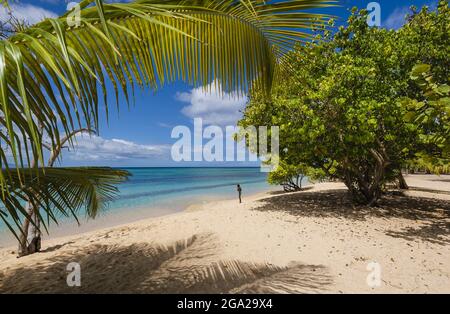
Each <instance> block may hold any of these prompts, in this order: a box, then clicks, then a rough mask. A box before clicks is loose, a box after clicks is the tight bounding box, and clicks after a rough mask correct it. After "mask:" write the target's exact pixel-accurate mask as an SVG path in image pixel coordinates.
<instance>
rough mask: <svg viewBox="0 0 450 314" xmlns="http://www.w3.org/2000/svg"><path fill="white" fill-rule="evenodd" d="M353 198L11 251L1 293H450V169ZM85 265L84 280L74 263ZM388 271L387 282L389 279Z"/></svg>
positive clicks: (157, 223) (324, 197)
mask: <svg viewBox="0 0 450 314" xmlns="http://www.w3.org/2000/svg"><path fill="white" fill-rule="evenodd" d="M407 182H408V183H409V184H410V186H411V187H412V188H411V190H410V191H408V192H405V193H404V195H401V194H400V193H390V194H388V195H386V196H385V197H384V199H383V200H382V201H381V202H380V207H378V208H367V207H361V206H353V205H352V204H351V203H350V202H349V200H348V195H347V193H346V189H345V187H344V185H343V184H341V183H321V184H316V185H314V186H311V187H310V188H309V189H307V190H306V191H302V192H297V193H289V194H281V193H278V194H277V193H273V192H272V193H270V194H259V195H253V196H250V197H244V202H243V203H242V204H238V202H237V201H236V200H232V201H230V200H228V201H217V202H211V203H207V204H202V205H198V206H191V207H190V208H189V209H188V210H186V211H185V212H183V213H177V214H173V215H169V216H164V217H159V218H152V219H147V220H142V221H139V222H136V223H132V224H127V225H124V226H119V227H114V228H109V229H102V230H97V231H94V232H89V233H86V234H82V235H76V236H67V237H63V238H56V239H50V240H45V241H44V243H43V252H41V253H38V254H34V255H31V256H26V257H23V258H19V259H18V258H16V254H15V253H13V252H12V251H14V250H15V248H8V249H0V292H2V293H5V292H6V293H27V292H31V293H39V292H62V293H101V292H102V293H119V292H120V293H353V292H359V293H450V176H441V177H437V176H425V175H410V176H407ZM71 262H76V263H79V264H80V266H81V287H68V286H67V284H66V276H67V274H68V271H67V270H66V267H67V265H68V264H69V263H71ZM378 279H379V280H378Z"/></svg>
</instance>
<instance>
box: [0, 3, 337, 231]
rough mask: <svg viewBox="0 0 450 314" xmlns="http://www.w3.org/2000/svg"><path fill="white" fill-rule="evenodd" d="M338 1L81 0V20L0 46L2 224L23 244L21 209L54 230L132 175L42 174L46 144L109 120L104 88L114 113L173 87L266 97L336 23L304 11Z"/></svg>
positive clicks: (77, 16) (41, 26) (61, 21)
mask: <svg viewBox="0 0 450 314" xmlns="http://www.w3.org/2000/svg"><path fill="white" fill-rule="evenodd" d="M94 2H95V3H94ZM334 2H335V1H328V0H280V1H263V0H137V1H134V2H130V3H111V4H106V3H103V2H102V1H101V0H95V1H92V0H84V1H82V2H81V3H80V6H79V9H80V10H79V11H77V12H74V11H73V12H68V13H66V14H65V15H63V16H61V17H59V18H56V19H46V20H44V21H42V22H40V23H38V24H35V25H32V26H30V27H28V28H26V29H24V30H21V31H19V32H17V33H15V34H13V35H11V36H10V37H8V38H6V39H4V40H1V41H0V165H1V168H2V171H0V188H1V193H0V199H1V202H2V203H3V208H2V209H0V217H1V218H2V219H3V220H4V221H5V222H6V223H7V225H8V227H10V229H11V231H12V232H13V233H14V234H15V235H16V236H17V233H16V232H15V231H14V225H15V226H20V221H21V218H20V217H21V216H23V217H26V218H27V219H28V218H30V215H29V214H28V213H27V210H26V208H25V205H23V203H24V202H23V201H24V200H26V201H29V202H31V203H34V205H33V206H34V208H42V209H43V210H44V211H45V213H46V215H47V216H48V217H50V218H52V219H54V220H55V221H56V216H55V213H57V212H62V213H66V214H67V213H68V211H69V212H70V213H72V214H73V215H74V216H75V215H76V211H77V209H79V208H80V207H81V206H82V204H84V203H83V202H87V204H88V206H93V205H95V204H97V205H98V202H97V201H95V200H94V199H95V198H97V197H99V198H106V199H108V198H109V197H111V194H113V192H114V191H113V190H114V189H113V188H112V183H115V182H119V181H121V180H122V179H123V178H124V177H125V176H126V174H125V173H123V172H118V171H116V170H111V169H84V170H80V171H78V170H77V171H75V170H74V169H67V168H58V169H56V168H43V166H44V157H43V156H44V154H43V147H44V146H43V138H44V136H45V137H46V138H48V139H49V141H50V147H51V150H55V149H56V148H57V147H59V146H61V138H62V137H61V134H71V133H72V132H73V131H74V130H76V129H77V128H84V127H86V128H88V129H90V128H91V126H92V127H93V128H95V129H98V120H99V115H100V113H99V107H100V106H99V104H100V103H102V102H104V104H105V108H106V117H107V116H108V108H109V99H108V98H107V96H108V95H107V88H106V84H107V82H109V83H110V84H112V86H113V88H114V91H115V100H116V103H117V106H118V103H119V99H120V96H121V94H123V96H124V97H125V99H126V101H127V103H128V104H130V103H131V102H132V95H133V94H134V88H135V86H140V87H150V88H153V89H157V88H159V87H161V86H163V85H164V84H165V83H167V82H170V81H175V80H183V81H186V82H188V83H190V84H192V85H195V86H207V85H208V83H210V82H211V81H213V80H214V81H216V82H220V85H219V86H217V87H218V88H219V89H221V90H222V91H228V90H235V91H239V92H241V93H244V92H246V91H247V90H248V89H249V88H250V86H253V87H257V88H261V89H263V90H265V91H269V90H270V88H271V85H272V82H273V81H274V79H276V75H277V73H278V70H279V68H280V67H282V66H286V65H287V62H285V60H284V56H285V54H286V52H287V51H289V50H290V49H291V48H292V47H293V45H295V44H296V43H298V42H299V41H302V40H307V39H309V38H310V36H311V35H310V33H309V32H308V30H310V29H311V28H313V27H316V26H320V25H323V24H324V23H326V21H327V20H328V18H329V16H327V15H322V14H317V13H307V12H306V11H305V10H309V9H315V8H323V7H328V6H331V5H333V3H334ZM75 10H76V9H75ZM102 96H103V97H102ZM40 128H42V132H40ZM71 144H72V141H71V140H69V145H71ZM8 152H11V154H8ZM33 160H36V164H35V165H34V164H33ZM89 171H92V173H89V176H90V177H87V178H83V176H87V175H88V172H89ZM108 171H109V172H110V173H111V174H112V176H108V175H107V172H108ZM61 180H63V182H61ZM83 184H86V185H85V186H83ZM99 184H100V185H99ZM102 184H103V185H102ZM93 190H97V191H101V192H100V194H101V195H98V194H96V193H94V192H93ZM105 191H106V192H105ZM103 192H105V193H103ZM67 208H68V209H67ZM91 210H94V208H93V207H91ZM88 212H89V210H88ZM8 216H9V218H8ZM11 221H12V222H11ZM41 221H45V220H44V219H41ZM44 227H45V228H46V225H44Z"/></svg>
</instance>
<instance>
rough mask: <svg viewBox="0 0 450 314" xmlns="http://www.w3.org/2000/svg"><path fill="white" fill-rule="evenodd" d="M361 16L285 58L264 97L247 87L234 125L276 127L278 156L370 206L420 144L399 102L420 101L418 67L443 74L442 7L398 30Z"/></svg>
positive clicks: (446, 15)
mask: <svg viewBox="0 0 450 314" xmlns="http://www.w3.org/2000/svg"><path fill="white" fill-rule="evenodd" d="M366 17H367V12H366V11H365V10H362V11H357V10H356V9H354V10H353V14H352V15H351V16H350V18H349V20H348V25H347V26H345V27H344V26H343V27H340V28H339V30H338V31H337V32H336V33H335V34H332V33H331V32H330V31H328V30H318V34H317V36H316V37H315V40H313V41H312V42H311V43H308V44H306V45H304V46H298V47H297V48H296V49H295V51H294V52H293V53H291V54H289V55H288V57H287V59H288V60H289V61H290V64H291V68H290V71H289V72H287V73H285V76H286V77H288V76H290V78H289V79H286V80H284V81H283V82H282V83H281V84H279V85H278V86H277V87H276V88H275V89H274V91H273V94H272V97H271V98H267V97H265V95H264V94H263V93H261V92H258V91H255V92H253V93H252V95H251V100H250V103H249V105H248V106H247V108H246V110H245V114H244V119H243V120H242V121H241V122H240V124H241V125H242V126H248V125H255V126H259V125H279V126H280V145H281V147H280V148H281V151H282V153H281V160H282V161H285V162H286V163H288V164H291V165H295V164H302V163H303V164H306V165H308V166H310V167H313V168H316V169H321V170H322V171H324V173H325V174H326V175H327V176H328V177H329V178H337V179H340V180H342V181H343V182H344V183H345V184H346V186H347V187H348V189H349V191H350V192H351V194H352V195H353V197H354V199H355V200H357V201H360V202H363V203H365V204H369V205H375V204H376V203H377V200H378V199H379V197H380V196H381V194H382V192H383V189H384V186H385V185H386V184H387V183H389V182H392V181H395V180H396V179H397V178H398V177H399V176H400V175H401V169H402V168H403V167H405V166H406V165H407V163H408V161H410V160H411V159H413V158H415V154H416V153H417V151H418V150H419V149H420V146H421V145H422V143H421V141H420V133H421V127H418V126H417V125H413V124H411V123H409V122H408V121H406V120H405V116H406V115H407V112H408V108H407V107H406V106H405V105H404V104H403V103H402V100H403V99H405V98H406V97H407V98H410V99H420V98H422V97H424V95H423V93H422V91H421V89H420V88H419V87H418V86H417V84H416V83H415V82H414V81H413V80H411V77H410V72H411V70H412V68H413V67H414V65H416V64H417V63H423V62H428V63H429V64H432V65H433V69H434V73H435V77H436V78H437V79H444V78H448V71H449V67H448V63H449V56H450V54H449V53H445V52H448V49H449V47H450V42H449V36H448V34H449V23H448V21H449V10H448V4H447V2H446V1H441V2H440V4H439V10H438V12H429V11H428V9H427V8H423V9H422V10H421V11H420V12H418V13H416V14H414V15H412V16H410V17H409V19H408V22H407V24H406V25H405V26H404V27H403V28H401V29H400V30H398V31H393V30H386V29H382V28H371V27H369V26H368V25H367V23H366Z"/></svg>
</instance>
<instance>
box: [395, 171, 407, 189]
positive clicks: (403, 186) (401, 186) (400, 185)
mask: <svg viewBox="0 0 450 314" xmlns="http://www.w3.org/2000/svg"><path fill="white" fill-rule="evenodd" d="M397 179H398V188H399V189H401V190H408V189H409V186H408V183H406V180H405V178H404V177H403V174H402V173H401V172H400V174H399V175H398V178H397Z"/></svg>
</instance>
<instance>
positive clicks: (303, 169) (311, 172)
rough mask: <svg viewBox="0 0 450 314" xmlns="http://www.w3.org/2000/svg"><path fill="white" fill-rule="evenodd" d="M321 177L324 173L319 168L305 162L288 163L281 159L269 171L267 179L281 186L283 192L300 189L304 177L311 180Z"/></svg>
mask: <svg viewBox="0 0 450 314" xmlns="http://www.w3.org/2000/svg"><path fill="white" fill-rule="evenodd" d="M323 177H324V174H323V172H322V171H321V170H319V169H314V168H312V167H309V166H308V165H306V164H295V165H289V164H287V163H286V162H283V161H282V162H281V163H280V164H279V165H278V167H277V169H275V170H274V171H272V172H270V173H269V176H268V178H267V180H268V182H269V183H270V184H274V185H281V186H283V189H284V191H285V192H295V191H300V190H302V188H303V183H304V180H305V179H308V181H310V182H313V181H316V180H321V179H322V178H323Z"/></svg>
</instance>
